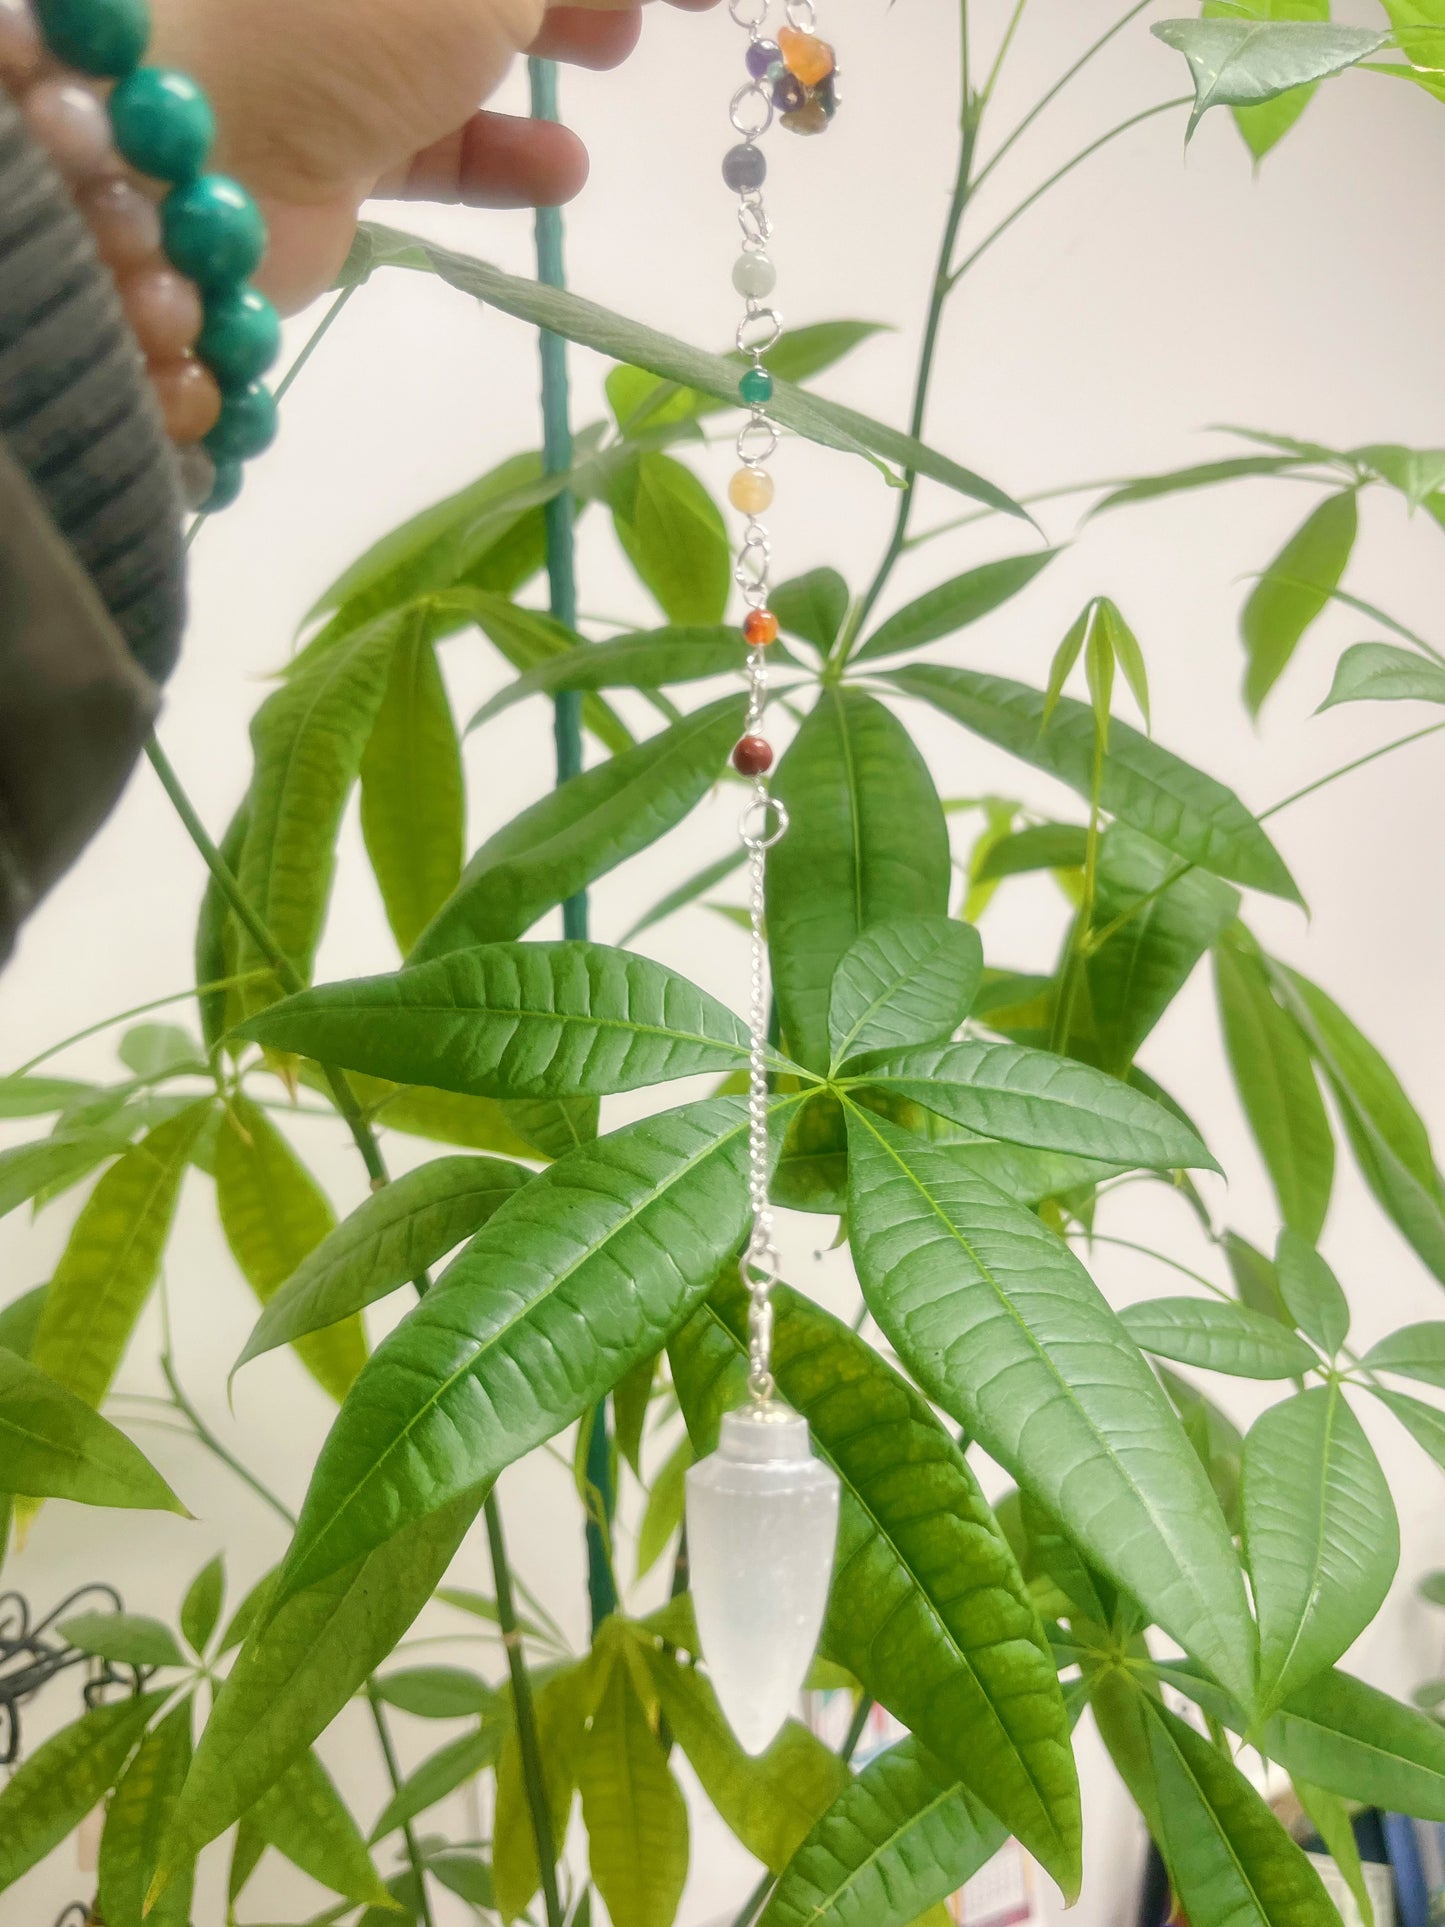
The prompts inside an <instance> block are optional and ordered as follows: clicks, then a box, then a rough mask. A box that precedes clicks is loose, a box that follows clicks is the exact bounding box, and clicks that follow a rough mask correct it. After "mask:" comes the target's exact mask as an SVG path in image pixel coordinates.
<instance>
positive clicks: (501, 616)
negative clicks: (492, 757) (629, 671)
mask: <svg viewBox="0 0 1445 1927" xmlns="http://www.w3.org/2000/svg"><path fill="white" fill-rule="evenodd" d="M437 600H438V605H439V608H440V609H441V610H442V611H443V612H447V611H450V612H451V614H452V615H453V616H454V617H455V619H456V620H457V621H458V622H459V623H462V624H465V623H475V624H476V625H477V627H478V628H479V629H480V630H481V631H482V633H483V635H485V636H486V637H487V639H488V640H489V641H490V642H491V643H492V644H493V645H494V646H495V648H496V649H497V650H498V652H499V653H500V654H501V655H502V656H503V657H504V658H505V659H506V661H507V662H509V663H510V664H511V665H512V667H513V668H514V669H516V670H520V671H522V672H524V673H525V672H530V671H531V670H533V669H536V668H538V667H540V666H541V665H542V664H545V663H549V662H571V661H574V660H577V659H579V658H581V657H582V656H583V655H585V653H586V652H587V650H588V649H590V647H591V644H590V643H588V642H586V641H585V640H584V638H583V637H582V636H580V635H578V633H577V631H576V630H575V629H569V628H568V627H567V625H566V624H565V623H562V622H558V621H556V620H555V619H554V618H553V617H551V616H549V615H543V614H542V613H541V611H540V610H537V609H523V608H520V607H519V606H518V605H517V604H516V603H515V602H509V601H508V600H507V598H506V597H505V596H504V595H495V594H488V593H486V592H485V591H479V590H473V589H453V590H448V591H447V592H446V593H445V594H444V595H442V596H440V597H438V599H437ZM473 721H475V718H474V719H473ZM582 723H583V726H584V728H586V729H588V730H590V732H591V733H592V735H594V736H595V737H596V738H597V740H598V742H599V743H601V745H602V747H603V748H604V749H606V750H609V751H611V752H612V754H613V755H621V754H622V753H623V752H624V751H626V750H629V749H631V748H632V747H633V744H634V740H635V739H634V737H633V734H632V731H631V730H630V729H628V728H627V726H626V724H624V723H623V722H622V720H621V718H620V717H619V716H618V715H617V714H616V712H615V711H614V710H612V709H611V708H609V706H608V705H607V704H606V703H605V702H604V701H603V700H602V698H601V697H600V696H598V695H595V694H590V693H589V694H586V695H584V696H583V698H582ZM470 726H471V725H468V727H470Z"/></svg>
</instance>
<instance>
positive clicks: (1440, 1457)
mask: <svg viewBox="0 0 1445 1927" xmlns="http://www.w3.org/2000/svg"><path fill="white" fill-rule="evenodd" d="M1370 1390H1371V1391H1372V1392H1373V1393H1374V1394H1375V1397H1376V1398H1377V1399H1379V1400H1380V1401H1381V1403H1382V1404H1384V1405H1387V1406H1388V1407H1389V1409H1390V1410H1391V1411H1392V1412H1393V1413H1394V1414H1395V1417H1396V1418H1397V1419H1399V1421H1400V1423H1401V1424H1402V1425H1403V1426H1404V1428H1405V1430H1406V1431H1407V1432H1408V1433H1409V1434H1410V1436H1411V1438H1412V1439H1414V1441H1415V1443H1416V1444H1417V1445H1418V1446H1419V1447H1420V1448H1421V1450H1422V1451H1424V1452H1428V1453H1429V1454H1430V1457H1431V1458H1432V1459H1434V1461H1435V1463H1436V1464H1437V1465H1438V1466H1441V1467H1445V1412H1440V1411H1438V1410H1437V1409H1436V1408H1435V1406H1433V1405H1427V1404H1426V1403H1425V1402H1424V1400H1423V1399H1418V1398H1409V1397H1407V1396H1406V1394H1405V1393H1404V1392H1387V1391H1385V1390H1384V1389H1383V1388H1382V1387H1381V1386H1378V1385H1372V1386H1371V1387H1370Z"/></svg>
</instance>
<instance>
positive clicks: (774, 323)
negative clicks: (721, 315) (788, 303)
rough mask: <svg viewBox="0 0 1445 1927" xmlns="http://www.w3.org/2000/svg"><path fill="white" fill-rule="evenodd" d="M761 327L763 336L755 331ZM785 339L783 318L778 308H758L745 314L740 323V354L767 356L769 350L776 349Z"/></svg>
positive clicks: (738, 337) (738, 332) (738, 336)
mask: <svg viewBox="0 0 1445 1927" xmlns="http://www.w3.org/2000/svg"><path fill="white" fill-rule="evenodd" d="M759 326H761V329H762V332H761V334H757V333H755V332H754V331H755V330H756V329H757V328H758V327H759ZM782 337H783V317H782V316H781V315H780V314H779V313H778V311H777V309H776V308H758V309H757V310H756V311H755V312H753V313H751V314H745V315H744V316H743V318H742V320H741V321H740V322H739V323H738V331H737V336H736V340H737V344H738V353H739V354H743V355H765V354H766V353H767V352H768V350H769V348H776V347H777V345H778V343H779V342H780V341H781V340H782Z"/></svg>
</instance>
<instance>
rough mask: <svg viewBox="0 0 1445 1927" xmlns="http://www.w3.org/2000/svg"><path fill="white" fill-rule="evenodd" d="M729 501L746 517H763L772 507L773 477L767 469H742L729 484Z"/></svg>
mask: <svg viewBox="0 0 1445 1927" xmlns="http://www.w3.org/2000/svg"><path fill="white" fill-rule="evenodd" d="M728 500H729V501H730V502H731V503H732V505H733V507H734V508H735V509H738V510H740V511H741V512H742V513H743V514H744V515H761V514H762V512H763V510H764V509H766V508H771V507H772V502H773V478H772V476H771V475H769V473H768V471H767V470H766V469H765V468H740V469H739V470H738V472H737V474H736V475H734V477H733V479H732V481H731V482H730V483H729V484H728Z"/></svg>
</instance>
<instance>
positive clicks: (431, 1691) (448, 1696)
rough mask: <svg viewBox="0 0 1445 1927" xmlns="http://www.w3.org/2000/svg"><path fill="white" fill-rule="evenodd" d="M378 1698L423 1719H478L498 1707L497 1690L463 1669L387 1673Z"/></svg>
mask: <svg viewBox="0 0 1445 1927" xmlns="http://www.w3.org/2000/svg"><path fill="white" fill-rule="evenodd" d="M376 1697H377V1698H378V1699H379V1700H384V1701H385V1702H386V1704H387V1705H388V1706H395V1707H397V1708H398V1709H399V1710H400V1711H401V1712H403V1713H410V1714H412V1715H413V1716H414V1717H415V1718H416V1719H419V1720H464V1719H476V1718H477V1717H478V1716H479V1715H481V1714H483V1713H488V1712H490V1711H491V1710H492V1708H493V1707H494V1706H495V1705H496V1704H497V1695H496V1692H495V1691H494V1689H493V1688H492V1687H490V1686H488V1684H487V1682H486V1681H485V1680H484V1679H482V1678H481V1677H480V1676H479V1675H478V1674H476V1673H468V1672H466V1671H465V1670H464V1669H463V1668H462V1667H460V1666H408V1667H406V1668H404V1669H403V1670H402V1671H400V1672H396V1673H384V1674H383V1675H382V1676H381V1678H380V1679H378V1680H377V1682H376Z"/></svg>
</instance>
